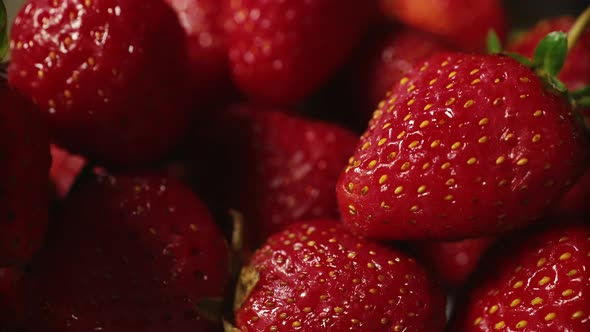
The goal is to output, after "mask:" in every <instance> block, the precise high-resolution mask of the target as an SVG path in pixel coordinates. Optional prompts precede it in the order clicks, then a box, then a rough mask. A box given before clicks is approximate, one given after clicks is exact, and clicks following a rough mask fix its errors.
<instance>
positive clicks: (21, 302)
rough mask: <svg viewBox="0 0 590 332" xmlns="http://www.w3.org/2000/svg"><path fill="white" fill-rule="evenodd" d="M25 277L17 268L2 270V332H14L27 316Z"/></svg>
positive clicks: (0, 290)
mask: <svg viewBox="0 0 590 332" xmlns="http://www.w3.org/2000/svg"><path fill="white" fill-rule="evenodd" d="M24 291H25V289H24V276H23V273H22V272H21V271H20V270H18V269H16V268H0V332H14V331H17V329H18V328H19V327H20V326H21V324H22V323H23V319H24V316H25V302H26V298H25V293H24Z"/></svg>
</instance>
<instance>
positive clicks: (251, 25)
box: [225, 0, 372, 104]
mask: <svg viewBox="0 0 590 332" xmlns="http://www.w3.org/2000/svg"><path fill="white" fill-rule="evenodd" d="M228 4H229V5H228V8H227V12H226V16H225V17H226V23H225V27H226V31H227V41H228V48H229V59H230V65H231V69H232V72H233V77H234V80H235V81H236V83H237V84H238V86H239V88H240V89H241V90H242V91H243V92H244V93H245V94H247V95H248V96H249V97H251V98H254V99H257V100H259V101H262V102H265V103H273V104H292V103H294V102H297V101H299V100H301V99H303V98H304V97H306V96H308V95H309V94H310V93H312V92H313V91H314V90H316V89H317V88H318V87H319V86H320V85H321V84H322V83H324V82H325V81H327V79H328V78H329V77H330V76H331V75H332V74H333V73H334V72H335V71H336V70H337V69H338V67H339V66H340V65H342V64H343V63H344V61H345V60H346V58H347V57H348V55H349V54H350V53H351V51H352V49H353V47H354V46H355V44H356V43H357V41H359V39H360V37H361V35H362V33H363V32H364V30H365V27H366V26H367V25H368V22H369V19H370V13H371V10H372V4H371V1H338V0H317V1H300V0H286V1H263V0H242V1H229V2H228Z"/></svg>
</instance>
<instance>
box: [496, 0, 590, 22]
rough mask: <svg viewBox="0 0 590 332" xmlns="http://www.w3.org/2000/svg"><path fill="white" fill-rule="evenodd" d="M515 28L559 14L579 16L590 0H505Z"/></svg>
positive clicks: (589, 3)
mask: <svg viewBox="0 0 590 332" xmlns="http://www.w3.org/2000/svg"><path fill="white" fill-rule="evenodd" d="M504 4H505V5H506V7H507V8H509V15H510V17H509V19H510V22H511V23H512V27H513V28H515V29H521V28H526V27H528V26H531V25H533V24H534V23H535V22H536V21H537V20H539V19H540V18H546V17H547V18H548V17H554V16H559V15H566V14H569V15H573V16H577V15H578V14H580V13H581V12H582V11H583V10H584V8H586V7H588V6H589V5H590V0H504Z"/></svg>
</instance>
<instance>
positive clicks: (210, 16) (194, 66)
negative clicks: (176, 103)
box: [166, 0, 231, 103]
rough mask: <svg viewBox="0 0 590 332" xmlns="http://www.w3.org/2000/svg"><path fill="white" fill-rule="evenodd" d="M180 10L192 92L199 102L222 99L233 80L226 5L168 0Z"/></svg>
mask: <svg viewBox="0 0 590 332" xmlns="http://www.w3.org/2000/svg"><path fill="white" fill-rule="evenodd" d="M166 1H167V2H168V3H169V4H170V5H171V6H172V8H174V9H175V10H176V13H177V14H178V18H179V19H180V23H181V25H182V27H183V28H184V30H185V33H186V42H187V51H188V54H189V59H190V66H191V67H190V68H191V70H190V81H191V82H192V84H191V88H192V89H191V90H192V93H193V94H196V95H197V96H196V98H197V99H198V101H199V102H201V103H203V102H213V101H215V100H216V99H218V98H220V97H222V94H223V93H225V92H226V91H227V89H228V87H229V86H230V82H231V78H230V72H229V64H228V60H227V48H226V45H225V44H226V43H225V35H224V31H223V17H222V12H223V2H222V1H218V0H166Z"/></svg>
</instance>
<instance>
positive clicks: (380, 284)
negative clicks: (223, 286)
mask: <svg viewBox="0 0 590 332" xmlns="http://www.w3.org/2000/svg"><path fill="white" fill-rule="evenodd" d="M238 291H239V292H238V294H237V295H238V296H237V300H238V301H237V306H238V308H237V310H236V313H235V318H236V325H237V327H238V328H239V329H240V330H241V331H250V332H255V331H261V332H262V331H275V332H276V331H297V330H301V331H306V332H316V331H334V332H336V331H414V332H421V331H424V332H426V331H428V332H437V331H442V330H443V327H444V323H445V317H444V303H445V297H444V294H443V292H442V290H441V289H440V288H438V287H437V286H436V285H435V283H434V282H433V281H432V280H431V279H430V278H429V276H428V275H427V274H426V272H425V271H424V269H423V268H422V267H421V266H420V265H418V264H417V263H416V262H415V261H414V260H413V259H412V258H409V257H407V256H405V255H404V254H402V253H400V252H398V251H397V250H394V249H391V248H387V247H384V246H381V245H379V244H375V243H371V242H368V241H367V240H365V239H363V238H360V237H357V236H354V235H350V234H348V233H347V232H346V231H345V230H344V229H343V227H342V225H341V224H340V223H338V222H336V221H331V220H313V221H309V222H302V223H297V224H293V225H291V226H289V227H288V228H286V229H285V230H284V231H283V232H280V233H277V234H275V235H273V236H271V237H270V238H269V239H268V241H267V242H266V244H265V245H264V246H263V247H262V248H260V249H259V250H258V251H257V252H256V253H255V254H254V256H253V257H252V259H251V261H250V263H249V265H247V267H246V268H245V269H244V270H243V273H242V276H241V280H240V285H239V286H238Z"/></svg>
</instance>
